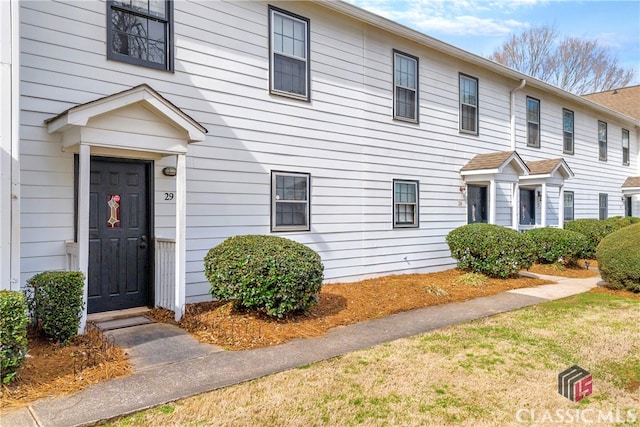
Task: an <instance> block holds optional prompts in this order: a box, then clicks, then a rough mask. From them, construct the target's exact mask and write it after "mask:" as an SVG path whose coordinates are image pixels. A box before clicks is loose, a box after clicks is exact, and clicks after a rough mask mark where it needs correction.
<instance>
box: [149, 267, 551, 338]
mask: <svg viewBox="0 0 640 427" xmlns="http://www.w3.org/2000/svg"><path fill="white" fill-rule="evenodd" d="M461 274H463V273H462V272H461V271H460V270H457V269H451V270H446V271H441V272H437V273H430V274H403V275H392V276H384V277H378V278H374V279H369V280H364V281H361V282H357V283H338V284H326V285H323V287H322V291H321V293H320V302H319V303H318V304H317V305H315V306H313V307H311V308H310V309H309V311H308V312H306V313H303V314H298V315H291V316H288V317H286V318H283V319H272V318H269V317H267V316H265V315H262V314H259V313H255V312H240V311H237V310H235V309H234V307H233V305H232V304H231V303H219V302H204V303H197V304H189V305H188V306H187V309H186V313H185V315H184V317H183V318H182V320H181V321H180V323H179V326H180V327H182V328H184V329H186V330H188V331H189V332H191V333H192V334H193V335H194V336H195V337H197V338H198V339H199V340H200V341H202V342H205V343H209V344H215V345H219V346H221V347H223V348H225V349H227V350H246V349H251V348H258V347H267V346H272V345H278V344H282V343H285V342H287V341H290V340H293V339H296V338H309V337H317V336H320V335H324V334H325V333H326V332H327V331H328V330H329V329H331V328H334V327H336V326H342V325H348V324H352V323H356V322H361V321H363V320H370V319H376V318H380V317H384V316H388V315H390V314H393V313H398V312H401V311H407V310H413V309H416V308H421V307H426V306H431V305H438V304H445V303H449V302H454V301H465V300H468V299H471V298H476V297H480V296H486V295H493V294H496V293H499V292H503V291H506V290H509V289H516V288H522V287H529V286H538V285H541V284H545V283H551V282H549V281H545V280H542V279H534V278H526V277H520V278H515V279H505V280H502V279H489V280H488V282H487V283H486V284H484V285H482V286H472V285H463V284H457V283H456V279H458V277H460V275H461ZM151 316H153V317H155V318H156V319H157V320H159V321H165V322H171V323H173V320H172V319H173V312H171V311H168V310H165V309H154V310H152V312H151Z"/></svg>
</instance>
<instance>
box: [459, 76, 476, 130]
mask: <svg viewBox="0 0 640 427" xmlns="http://www.w3.org/2000/svg"><path fill="white" fill-rule="evenodd" d="M460 130H461V131H462V132H468V133H473V134H476V135H477V134H478V79H474V78H473V77H469V76H465V75H464V74H460Z"/></svg>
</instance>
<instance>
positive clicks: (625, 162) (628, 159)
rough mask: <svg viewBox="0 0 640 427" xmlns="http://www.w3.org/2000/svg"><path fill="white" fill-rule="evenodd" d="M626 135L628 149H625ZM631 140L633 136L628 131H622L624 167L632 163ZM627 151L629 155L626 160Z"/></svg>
mask: <svg viewBox="0 0 640 427" xmlns="http://www.w3.org/2000/svg"><path fill="white" fill-rule="evenodd" d="M625 135H626V147H625ZM630 138H631V134H630V132H629V131H628V130H627V129H622V165H623V166H629V163H630V152H629V139H630ZM625 149H626V150H627V155H626V157H627V158H626V159H625Z"/></svg>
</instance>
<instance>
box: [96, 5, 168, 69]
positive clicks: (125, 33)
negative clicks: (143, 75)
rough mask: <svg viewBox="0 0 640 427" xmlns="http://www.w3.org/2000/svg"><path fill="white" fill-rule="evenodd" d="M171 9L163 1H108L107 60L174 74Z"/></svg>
mask: <svg viewBox="0 0 640 427" xmlns="http://www.w3.org/2000/svg"><path fill="white" fill-rule="evenodd" d="M171 15H172V7H171V2H170V1H164V0H108V1H107V58H109V59H113V60H116V61H122V62H128V63H131V64H136V65H142V66H145V67H150V68H156V69H159V70H169V71H171V70H173V42H172V37H173V31H172V16H171Z"/></svg>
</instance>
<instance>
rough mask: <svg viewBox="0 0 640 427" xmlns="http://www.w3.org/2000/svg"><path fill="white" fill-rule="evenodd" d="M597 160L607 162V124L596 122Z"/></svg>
mask: <svg viewBox="0 0 640 427" xmlns="http://www.w3.org/2000/svg"><path fill="white" fill-rule="evenodd" d="M598 160H603V161H606V160H607V124H606V123H605V122H601V121H600V120H598Z"/></svg>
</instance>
